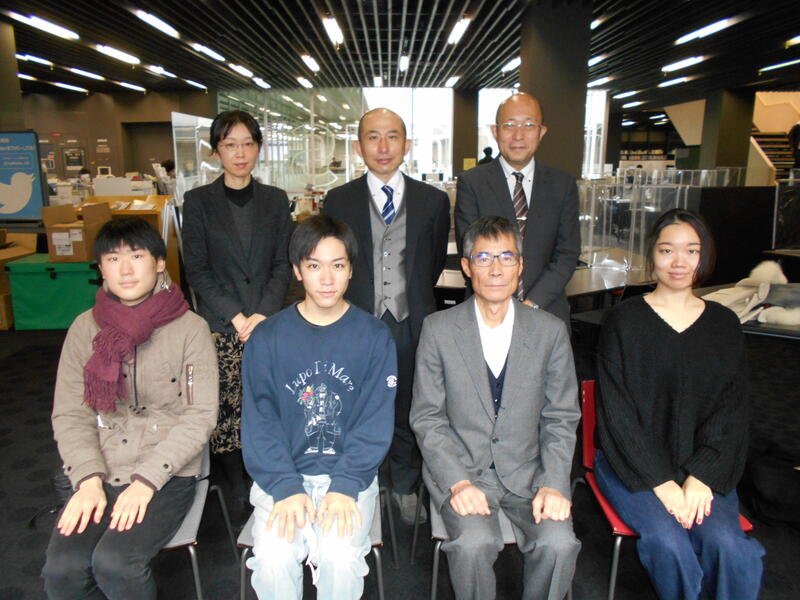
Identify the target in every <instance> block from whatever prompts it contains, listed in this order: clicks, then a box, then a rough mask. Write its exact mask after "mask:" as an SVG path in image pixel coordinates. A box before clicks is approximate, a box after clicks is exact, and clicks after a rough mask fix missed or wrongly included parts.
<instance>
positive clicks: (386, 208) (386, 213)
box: [381, 185, 394, 225]
mask: <svg viewBox="0 0 800 600" xmlns="http://www.w3.org/2000/svg"><path fill="white" fill-rule="evenodd" d="M381 190H383V193H384V194H386V203H385V204H384V205H383V210H382V211H381V217H383V220H384V221H385V222H386V224H387V225H391V224H392V221H393V220H394V202H392V197H393V196H394V190H393V189H392V188H390V187H389V186H388V185H385V186H383V187H382V188H381Z"/></svg>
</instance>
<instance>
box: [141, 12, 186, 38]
mask: <svg viewBox="0 0 800 600" xmlns="http://www.w3.org/2000/svg"><path fill="white" fill-rule="evenodd" d="M133 14H135V15H136V16H137V17H139V18H140V19H141V20H142V21H144V22H145V23H147V24H148V25H151V26H152V27H155V28H156V29H158V30H159V31H160V32H162V33H166V34H167V35H170V36H172V37H174V38H179V37H180V34H179V33H178V31H177V30H176V29H175V28H174V27H173V26H172V25H170V24H169V23H166V22H164V21H162V20H161V19H159V18H158V17H157V16H155V15H153V14H150V13H149V12H145V11H143V10H138V9H137V10H135V11H133Z"/></svg>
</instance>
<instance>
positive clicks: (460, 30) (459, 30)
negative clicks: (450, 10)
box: [447, 17, 472, 44]
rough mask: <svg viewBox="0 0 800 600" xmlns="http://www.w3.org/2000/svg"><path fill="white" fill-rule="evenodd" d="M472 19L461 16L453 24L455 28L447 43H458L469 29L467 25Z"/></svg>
mask: <svg viewBox="0 0 800 600" xmlns="http://www.w3.org/2000/svg"><path fill="white" fill-rule="evenodd" d="M471 21H472V19H469V18H468V17H461V18H460V19H459V20H458V21H457V22H456V24H455V25H454V26H453V30H452V31H451V32H450V35H449V36H448V37H447V43H448V44H457V43H458V41H459V40H460V39H461V36H463V35H464V32H465V31H466V30H467V27H469V24H470V22H471Z"/></svg>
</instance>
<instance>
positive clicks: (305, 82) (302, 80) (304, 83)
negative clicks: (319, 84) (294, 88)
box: [297, 77, 314, 88]
mask: <svg viewBox="0 0 800 600" xmlns="http://www.w3.org/2000/svg"><path fill="white" fill-rule="evenodd" d="M297 82H298V83H299V84H300V85H302V86H303V87H304V88H313V87H314V84H313V83H311V82H310V81H309V80H308V79H306V78H305V77H297Z"/></svg>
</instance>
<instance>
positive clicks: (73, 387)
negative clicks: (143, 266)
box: [53, 292, 218, 489]
mask: <svg viewBox="0 0 800 600" xmlns="http://www.w3.org/2000/svg"><path fill="white" fill-rule="evenodd" d="M159 293H166V292H159ZM99 330H100V328H99V327H98V325H97V323H96V322H95V320H94V317H93V316H92V311H91V310H88V311H86V312H85V313H83V314H81V315H79V316H78V317H77V318H76V319H75V321H74V322H73V323H72V326H71V327H70V328H69V331H68V332H67V338H66V340H65V341H64V347H63V349H62V351H61V359H60V361H59V364H58V376H57V379H56V389H55V400H54V405H53V431H54V432H55V438H56V442H57V444H58V451H59V454H60V455H61V459H62V460H63V462H64V472H65V473H66V475H67V476H68V477H69V479H70V482H71V483H72V485H73V487H76V486H77V485H78V484H79V483H80V482H81V481H82V480H83V479H85V478H87V477H88V476H90V475H92V474H95V473H99V474H101V475H102V477H103V479H104V480H105V481H106V482H107V483H110V484H111V485H115V486H121V485H126V484H128V483H130V482H131V476H133V475H138V476H141V477H143V478H144V479H145V480H147V481H148V482H150V483H151V484H152V485H154V486H155V487H156V489H161V487H162V486H163V485H164V484H165V483H167V481H169V479H170V478H171V477H173V476H176V475H179V476H193V475H197V474H199V473H200V463H201V458H202V457H201V451H202V449H203V445H204V444H205V443H206V442H207V441H208V438H209V436H210V435H211V431H212V430H213V428H214V426H215V425H216V422H217V410H218V400H217V399H218V388H217V377H218V376H217V356H216V351H215V349H214V342H213V340H212V338H211V333H210V331H209V329H208V325H207V324H206V321H205V320H204V319H203V318H202V317H199V316H197V315H196V314H195V313H193V312H191V311H188V312H186V313H185V314H184V315H182V316H181V317H179V318H177V319H175V320H174V321H172V322H171V323H169V324H167V325H165V326H163V327H160V328H158V329H156V330H155V331H153V333H152V335H151V337H150V339H149V340H147V341H146V342H145V343H143V344H140V345H139V346H137V347H136V352H135V356H134V357H133V359H132V360H131V361H130V363H129V364H123V373H124V376H125V378H126V381H127V385H128V397H127V399H126V400H120V399H117V409H116V411H114V412H103V413H98V412H97V411H95V410H93V409H91V408H89V407H88V406H86V404H84V402H83V367H84V365H85V364H86V363H87V361H88V360H89V357H90V356H91V355H92V340H93V339H94V336H95V335H96V334H97V332H98V331H99ZM190 379H191V383H189V380H190Z"/></svg>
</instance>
